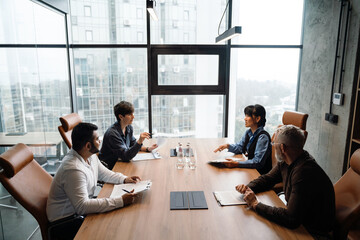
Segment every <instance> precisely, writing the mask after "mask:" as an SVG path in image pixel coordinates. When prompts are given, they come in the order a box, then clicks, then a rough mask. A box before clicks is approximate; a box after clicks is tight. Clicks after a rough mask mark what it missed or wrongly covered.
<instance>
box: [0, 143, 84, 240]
mask: <svg viewBox="0 0 360 240" xmlns="http://www.w3.org/2000/svg"><path fill="white" fill-rule="evenodd" d="M0 167H2V169H1V171H0V182H1V183H2V184H3V186H4V187H5V188H6V190H7V191H8V192H9V193H10V194H11V195H12V196H13V197H14V198H15V199H16V200H17V201H18V202H19V203H20V204H21V205H22V206H23V207H24V208H25V209H26V210H27V211H29V212H30V213H31V214H32V215H33V216H34V217H35V219H36V221H37V222H38V224H39V226H40V231H41V236H42V239H43V240H48V239H57V238H58V236H54V234H53V233H54V232H55V233H57V232H58V231H57V230H58V229H62V228H63V226H69V224H70V225H71V224H73V223H74V224H75V223H78V222H79V221H78V220H79V219H83V217H82V216H72V217H69V218H66V219H64V220H63V221H60V222H59V223H57V224H50V223H49V221H48V219H47V215H46V202H47V199H48V196H49V191H50V186H51V181H52V177H51V175H50V174H49V173H48V172H46V171H45V170H44V169H43V168H42V167H41V166H40V165H39V163H37V162H36V160H35V159H34V155H33V153H32V152H31V150H30V148H29V147H27V146H26V145H25V144H23V143H18V144H17V145H15V146H14V147H12V148H10V149H9V150H8V151H6V152H5V153H3V154H1V155H0ZM39 226H38V227H37V228H36V229H35V230H34V231H33V232H32V234H31V235H30V236H29V237H28V239H30V238H31V237H32V235H34V233H35V232H36V230H37V229H38V228H39ZM54 230H55V231H54ZM60 237H61V236H60Z"/></svg>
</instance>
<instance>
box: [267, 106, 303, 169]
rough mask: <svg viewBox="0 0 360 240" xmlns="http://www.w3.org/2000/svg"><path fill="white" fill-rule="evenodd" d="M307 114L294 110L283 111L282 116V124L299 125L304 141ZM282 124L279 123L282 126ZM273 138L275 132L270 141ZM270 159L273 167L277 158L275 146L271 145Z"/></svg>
mask: <svg viewBox="0 0 360 240" xmlns="http://www.w3.org/2000/svg"><path fill="white" fill-rule="evenodd" d="M308 117H309V115H308V114H307V113H302V112H296V111H285V112H284V114H283V117H282V123H283V125H290V124H291V125H294V126H297V127H299V128H300V129H302V130H303V131H304V135H305V141H306V139H307V135H308V132H307V131H306V121H307V119H308ZM283 125H279V127H280V126H283ZM274 138H275V133H274V134H273V135H272V137H271V141H272V142H273V141H274ZM271 159H272V166H273V167H274V166H275V165H276V164H277V160H276V157H275V146H272V151H271Z"/></svg>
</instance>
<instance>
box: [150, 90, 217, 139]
mask: <svg viewBox="0 0 360 240" xmlns="http://www.w3.org/2000/svg"><path fill="white" fill-rule="evenodd" d="M220 98H223V96H221V95H185V96H177V95H171V96H161V95H156V96H152V106H153V107H152V112H153V115H152V118H153V121H152V122H153V132H156V133H157V134H158V136H166V137H198V138H200V137H221V136H222V131H223V121H222V119H221V121H218V119H219V118H218V115H219V114H220V115H222V116H223V109H222V108H223V106H222V105H218V103H219V99H220ZM158 119H161V120H160V121H159V120H158ZM162 120H163V121H162Z"/></svg>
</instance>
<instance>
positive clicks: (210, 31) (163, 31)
mask: <svg viewBox="0 0 360 240" xmlns="http://www.w3.org/2000/svg"><path fill="white" fill-rule="evenodd" d="M157 3H158V2H157ZM225 7H226V2H225V3H223V1H221V0H214V1H211V4H209V2H208V1H177V0H173V4H171V3H168V2H167V1H164V3H163V4H158V5H157V6H156V12H157V14H158V16H159V21H158V22H155V21H151V23H150V24H151V43H153V44H184V43H191V44H214V43H215V38H216V37H217V36H218V32H217V26H218V25H219V21H220V18H221V15H222V13H223V11H224V9H225ZM189 9H191V16H190V10H189ZM190 18H191V19H196V21H195V20H194V21H189V20H190ZM183 20H184V21H183ZM170 21H172V22H170ZM225 23H226V21H223V22H222V24H221V28H220V30H222V31H223V30H224V29H225ZM210 26H211V27H210ZM184 30H185V31H186V32H188V35H190V36H191V39H189V38H188V37H185V36H184V37H183V31H184Z"/></svg>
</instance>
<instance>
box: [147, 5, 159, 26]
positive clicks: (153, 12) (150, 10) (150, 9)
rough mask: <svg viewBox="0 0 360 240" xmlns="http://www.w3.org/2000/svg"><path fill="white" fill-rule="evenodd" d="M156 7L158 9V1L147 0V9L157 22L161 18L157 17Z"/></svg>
mask: <svg viewBox="0 0 360 240" xmlns="http://www.w3.org/2000/svg"><path fill="white" fill-rule="evenodd" d="M155 7H156V1H155V0H146V9H147V10H148V12H149V14H150V16H151V18H152V19H153V20H155V21H158V20H159V18H158V16H157V15H156V12H155Z"/></svg>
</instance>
